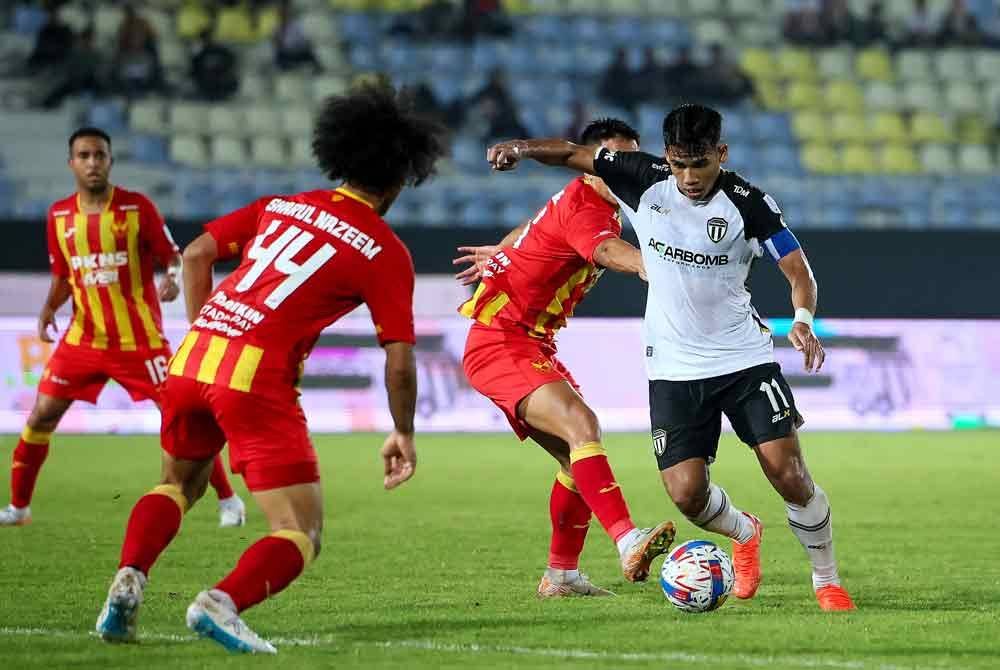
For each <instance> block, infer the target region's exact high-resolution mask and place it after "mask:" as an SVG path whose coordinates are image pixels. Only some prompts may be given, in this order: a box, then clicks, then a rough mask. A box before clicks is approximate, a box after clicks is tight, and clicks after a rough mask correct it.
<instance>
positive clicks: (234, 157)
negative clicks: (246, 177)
mask: <svg viewBox="0 0 1000 670" xmlns="http://www.w3.org/2000/svg"><path fill="white" fill-rule="evenodd" d="M211 145H212V152H211V153H212V162H213V163H215V164H216V165H225V166H231V167H245V166H246V165H247V163H248V161H247V149H246V143H245V142H244V141H243V140H242V139H239V138H235V137H224V136H223V137H213V138H211Z"/></svg>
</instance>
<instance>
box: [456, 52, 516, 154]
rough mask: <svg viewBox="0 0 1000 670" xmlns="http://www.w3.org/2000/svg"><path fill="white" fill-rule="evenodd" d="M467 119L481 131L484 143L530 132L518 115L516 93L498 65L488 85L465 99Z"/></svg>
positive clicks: (477, 130)
mask: <svg viewBox="0 0 1000 670" xmlns="http://www.w3.org/2000/svg"><path fill="white" fill-rule="evenodd" d="M464 107H465V112H464V116H465V118H464V121H465V122H466V123H468V124H470V125H471V126H472V128H471V129H472V130H473V132H476V133H478V134H479V136H480V138H481V139H482V140H483V142H484V144H488V143H489V142H490V140H496V139H513V138H518V137H527V136H528V134H529V133H528V131H527V130H526V129H525V127H524V124H522V123H521V120H520V119H519V118H518V114H517V106H516V105H515V104H514V96H513V95H511V92H510V88H509V87H508V85H507V75H506V73H505V72H504V71H503V70H502V69H500V68H497V69H496V70H493V72H492V73H490V79H489V81H487V82H486V85H485V86H484V87H483V88H482V89H480V90H479V91H478V92H477V93H475V94H474V95H473V96H472V97H471V98H469V99H468V100H467V101H466V102H465V105H464Z"/></svg>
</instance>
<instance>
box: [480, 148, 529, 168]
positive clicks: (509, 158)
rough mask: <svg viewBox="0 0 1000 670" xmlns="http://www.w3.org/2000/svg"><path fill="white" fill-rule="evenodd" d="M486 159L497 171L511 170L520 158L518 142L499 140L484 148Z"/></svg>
mask: <svg viewBox="0 0 1000 670" xmlns="http://www.w3.org/2000/svg"><path fill="white" fill-rule="evenodd" d="M486 160H487V161H489V163H490V166H491V167H492V168H493V169H494V170H497V171H499V172H505V171H507V170H513V169H514V168H516V167H517V162H518V161H519V160H521V143H520V142H501V143H500V144H494V145H493V146H491V147H490V148H489V149H487V150H486Z"/></svg>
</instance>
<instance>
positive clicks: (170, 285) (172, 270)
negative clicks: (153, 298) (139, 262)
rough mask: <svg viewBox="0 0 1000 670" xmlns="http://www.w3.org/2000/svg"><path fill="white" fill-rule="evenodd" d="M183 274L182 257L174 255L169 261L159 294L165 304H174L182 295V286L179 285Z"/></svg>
mask: <svg viewBox="0 0 1000 670" xmlns="http://www.w3.org/2000/svg"><path fill="white" fill-rule="evenodd" d="M180 274H181V255H180V254H174V255H172V256H171V257H170V258H169V259H167V270H166V272H165V273H164V274H163V281H161V282H160V288H159V291H158V294H159V296H160V300H162V301H163V302H173V301H174V300H176V299H177V296H178V295H180V292H181V286H180V284H178V283H177V280H178V279H179V278H180Z"/></svg>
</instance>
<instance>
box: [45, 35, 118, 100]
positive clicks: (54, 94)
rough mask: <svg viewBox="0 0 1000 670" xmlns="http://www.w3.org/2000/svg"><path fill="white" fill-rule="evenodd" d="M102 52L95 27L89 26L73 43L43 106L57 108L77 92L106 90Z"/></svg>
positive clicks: (93, 92) (94, 92) (95, 92)
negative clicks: (96, 42) (95, 34)
mask: <svg viewBox="0 0 1000 670" xmlns="http://www.w3.org/2000/svg"><path fill="white" fill-rule="evenodd" d="M102 61H103V59H102V56H101V52H100V51H98V50H97V47H96V46H95V45H94V27H93V26H87V27H86V28H85V29H84V30H83V32H81V33H80V35H79V37H77V39H76V43H75V44H74V45H73V50H72V52H71V56H70V58H69V60H68V61H67V62H66V63H65V64H64V65H63V66H62V67H61V68H60V69H59V72H60V74H61V76H60V77H58V78H57V82H56V83H55V86H54V87H53V88H52V89H51V90H50V91H49V92H48V93H47V94H46V95H45V97H44V98H43V99H42V106H43V107H47V108H55V107H58V106H59V105H60V104H62V101H63V99H64V98H66V97H67V96H69V95H73V94H75V93H92V94H99V93H101V92H102V91H103V90H104V85H103V82H102V81H101V74H102V70H103V62H102Z"/></svg>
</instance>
